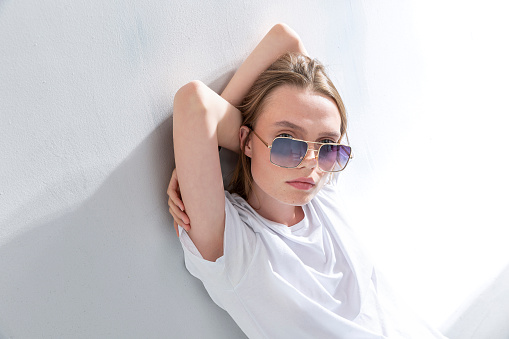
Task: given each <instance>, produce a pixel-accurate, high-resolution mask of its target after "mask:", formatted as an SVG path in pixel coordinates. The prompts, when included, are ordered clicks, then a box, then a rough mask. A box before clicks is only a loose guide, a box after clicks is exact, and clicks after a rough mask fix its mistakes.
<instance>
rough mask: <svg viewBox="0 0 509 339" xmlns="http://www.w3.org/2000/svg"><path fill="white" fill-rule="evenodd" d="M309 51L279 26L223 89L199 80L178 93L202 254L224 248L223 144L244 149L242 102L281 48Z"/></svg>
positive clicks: (176, 115) (178, 146)
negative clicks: (218, 90) (217, 90)
mask: <svg viewBox="0 0 509 339" xmlns="http://www.w3.org/2000/svg"><path fill="white" fill-rule="evenodd" d="M288 51H294V52H301V53H305V50H304V47H303V46H302V43H301V42H300V39H299V38H298V36H297V35H296V34H295V33H294V32H293V31H292V30H291V29H290V28H289V27H287V26H286V25H283V24H278V25H276V26H274V27H273V28H272V29H271V30H270V31H269V33H267V35H266V36H265V37H264V38H263V40H262V41H261V42H260V43H259V44H258V45H257V46H256V48H255V49H254V51H253V52H252V53H251V54H250V55H249V57H248V58H247V59H246V60H245V61H244V63H243V64H242V65H241V66H240V68H239V69H238V71H237V72H236V73H235V75H234V76H233V78H232V79H231V81H230V82H229V84H228V85H227V87H226V88H225V90H224V91H223V93H222V95H221V96H219V95H218V94H216V93H215V92H213V91H212V90H211V89H210V88H208V87H207V86H206V85H204V84H203V83H201V82H199V81H193V82H191V83H189V84H187V85H185V86H183V87H182V88H181V89H180V90H179V91H178V92H177V94H176V95H175V100H174V110H173V123H174V128H173V140H174V148H175V164H176V169H177V172H178V180H179V186H180V192H181V195H182V200H183V203H184V205H185V207H186V208H185V210H186V212H187V215H188V217H189V219H190V220H191V223H192V227H191V228H190V229H189V230H188V234H189V236H190V238H191V240H192V241H193V242H194V244H195V245H196V247H197V248H198V250H199V251H200V253H201V255H202V256H203V257H204V258H205V259H207V260H210V261H215V260H216V259H217V258H219V257H220V256H222V254H223V236H224V227H225V210H224V191H223V179H222V174H221V166H220V163H219V155H218V152H217V147H218V146H222V147H225V148H228V149H230V150H233V151H236V152H238V151H239V150H240V144H239V128H240V124H241V114H240V112H239V111H238V110H237V109H236V108H235V107H234V105H238V104H240V103H241V101H242V99H243V98H244V96H245V95H246V93H247V92H248V90H249V88H250V87H251V85H252V84H253V82H254V81H255V80H256V78H257V77H258V75H259V74H260V73H261V72H263V71H264V70H265V69H267V67H268V66H269V65H270V64H272V62H274V61H275V60H276V59H277V58H278V57H279V56H280V55H281V54H283V53H285V52H288Z"/></svg>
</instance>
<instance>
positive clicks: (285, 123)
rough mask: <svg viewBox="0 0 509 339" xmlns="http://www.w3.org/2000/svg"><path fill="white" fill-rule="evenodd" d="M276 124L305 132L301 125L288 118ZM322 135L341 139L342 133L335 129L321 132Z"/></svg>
mask: <svg viewBox="0 0 509 339" xmlns="http://www.w3.org/2000/svg"><path fill="white" fill-rule="evenodd" d="M274 125H276V126H278V127H286V128H290V129H293V130H295V131H299V132H305V129H304V128H302V127H301V126H299V125H296V124H294V123H293V122H290V121H288V120H281V121H278V122H276V123H275V124H274ZM320 136H328V137H333V138H336V140H338V139H339V137H340V135H339V133H337V132H335V131H329V132H322V133H320Z"/></svg>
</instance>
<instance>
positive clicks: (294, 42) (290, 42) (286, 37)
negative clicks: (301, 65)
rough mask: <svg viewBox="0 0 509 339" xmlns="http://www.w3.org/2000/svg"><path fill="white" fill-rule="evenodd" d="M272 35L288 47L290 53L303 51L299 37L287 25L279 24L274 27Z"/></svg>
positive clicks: (271, 31)
mask: <svg viewBox="0 0 509 339" xmlns="http://www.w3.org/2000/svg"><path fill="white" fill-rule="evenodd" d="M270 34H271V35H273V36H274V37H275V39H277V40H278V41H279V42H280V43H281V44H283V45H284V46H286V47H287V49H288V50H289V51H300V50H303V44H302V41H301V39H300V37H299V35H298V34H297V32H295V31H294V30H293V29H292V28H290V26H288V25H287V24H284V23H278V24H276V25H274V26H273V27H272V29H271V30H270Z"/></svg>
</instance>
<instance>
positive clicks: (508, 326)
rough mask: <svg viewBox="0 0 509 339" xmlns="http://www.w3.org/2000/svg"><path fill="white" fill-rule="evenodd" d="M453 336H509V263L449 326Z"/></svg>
mask: <svg viewBox="0 0 509 339" xmlns="http://www.w3.org/2000/svg"><path fill="white" fill-rule="evenodd" d="M446 335H447V336H448V337H450V338H451V339H508V338H509V266H507V267H506V268H505V269H504V271H503V272H502V273H501V274H500V275H499V276H498V278H497V279H496V280H495V281H494V282H493V283H492V284H491V285H490V286H488V287H487V288H486V289H485V290H484V291H483V292H482V293H481V294H480V295H479V296H478V297H477V298H476V299H475V300H474V301H473V302H472V303H471V304H470V305H469V306H468V307H467V309H466V310H464V311H462V312H461V314H460V315H459V316H458V318H457V319H456V320H455V321H454V322H453V324H452V325H451V326H449V327H448V330H447V332H446Z"/></svg>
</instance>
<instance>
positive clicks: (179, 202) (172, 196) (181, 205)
mask: <svg viewBox="0 0 509 339" xmlns="http://www.w3.org/2000/svg"><path fill="white" fill-rule="evenodd" d="M168 195H169V197H170V199H169V200H171V201H172V202H173V203H174V204H175V205H177V206H178V207H179V208H180V210H181V211H184V210H185V206H184V203H183V202H182V199H181V197H180V194H179V193H178V192H177V191H173V190H172V191H170V192H169V194H168Z"/></svg>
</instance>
